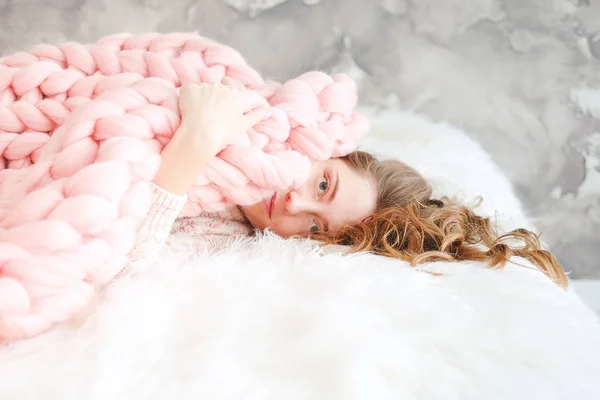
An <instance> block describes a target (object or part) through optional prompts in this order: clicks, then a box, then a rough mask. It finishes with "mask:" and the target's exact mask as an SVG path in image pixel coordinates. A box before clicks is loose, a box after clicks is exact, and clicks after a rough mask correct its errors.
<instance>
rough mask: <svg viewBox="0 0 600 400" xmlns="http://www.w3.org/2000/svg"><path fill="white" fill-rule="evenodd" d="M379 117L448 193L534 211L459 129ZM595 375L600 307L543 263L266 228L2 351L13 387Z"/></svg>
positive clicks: (428, 399) (561, 395) (237, 385)
mask: <svg viewBox="0 0 600 400" xmlns="http://www.w3.org/2000/svg"><path fill="white" fill-rule="evenodd" d="M376 120H377V121H381V122H382V123H384V124H385V126H390V124H391V125H393V130H389V131H388V133H386V131H385V130H384V129H383V128H382V127H376V129H377V132H379V134H380V135H379V139H377V140H371V141H370V143H368V144H367V145H368V147H373V146H375V147H377V148H378V149H379V150H381V149H382V147H381V145H382V143H384V142H381V140H386V139H387V140H391V139H393V141H394V143H397V144H396V145H395V146H397V147H396V148H394V149H393V152H392V153H393V154H391V155H393V156H401V158H402V159H404V160H405V161H408V162H409V163H411V164H412V165H415V166H416V167H417V168H419V170H421V171H422V172H423V173H424V174H425V175H426V176H427V177H429V178H431V179H432V181H433V182H434V183H435V185H436V190H437V191H438V193H443V194H448V195H451V196H463V198H464V199H465V200H468V199H470V198H471V197H474V196H477V195H482V196H484V197H485V199H486V200H485V201H484V203H483V204H482V205H481V206H480V207H479V211H480V212H482V213H487V214H489V215H494V214H495V213H496V211H495V210H499V214H498V215H499V216H500V217H501V218H500V219H501V226H502V227H503V228H505V229H507V228H510V227H512V226H513V225H521V226H522V225H524V224H527V223H528V222H527V220H526V218H525V216H524V214H523V212H522V210H521V207H520V206H519V202H518V201H517V199H516V198H515V196H514V194H513V193H512V190H511V188H510V185H509V183H508V181H507V180H506V178H504V177H503V175H502V174H501V173H500V172H499V171H498V170H497V168H496V167H494V166H493V164H492V163H491V160H490V159H489V158H488V156H487V155H486V154H485V153H484V152H483V151H482V150H481V149H480V148H479V147H478V146H477V145H476V144H474V143H473V142H472V141H470V140H469V139H468V138H467V137H466V136H464V135H463V134H462V133H460V132H459V131H456V130H453V129H452V128H449V127H446V126H443V125H435V124H432V123H430V122H427V121H426V120H424V119H421V118H419V117H415V116H412V115H409V114H403V115H393V114H389V115H387V116H386V115H379V116H378V117H377V119H376ZM392 123H393V124H392ZM391 132H393V136H392V135H390V134H389V133H391ZM388 143H389V142H388ZM386 148H387V149H389V148H390V146H389V144H388V145H387V146H386ZM382 153H383V152H382ZM489 197H492V198H493V202H492V200H491V199H490V198H489ZM520 262H524V261H522V260H520ZM423 270H428V271H432V272H441V273H443V274H444V275H442V276H434V275H431V274H428V273H426V272H424V271H423ZM599 378H600V323H599V322H598V318H597V317H596V316H595V315H594V314H593V313H592V312H591V311H590V310H589V309H588V308H587V307H586V306H584V305H583V304H582V303H581V301H580V300H579V299H578V298H577V296H575V295H574V294H573V293H571V292H564V291H562V290H561V289H560V288H558V287H557V286H556V285H555V284H554V283H552V282H551V281H550V280H548V279H547V278H545V277H544V276H543V275H542V274H541V273H539V272H537V271H534V270H531V269H527V268H524V267H521V266H508V267H507V268H505V269H504V270H491V269H486V268H484V266H483V265H481V264H477V263H472V262H462V263H431V264H426V265H423V266H421V267H420V268H419V269H414V268H411V267H410V266H408V265H407V264H406V263H403V262H400V261H397V260H391V259H384V258H380V257H376V256H372V255H366V254H362V255H351V256H347V255H340V254H338V253H336V252H335V251H327V252H319V251H318V250H315V248H314V246H313V244H312V243H310V242H308V241H283V240H280V239H278V238H275V237H272V236H269V235H266V236H264V237H261V238H259V239H258V240H256V239H249V240H245V241H240V242H238V243H236V244H234V245H232V247H231V248H230V249H229V250H228V251H226V252H224V253H222V254H218V255H206V256H203V257H201V258H198V259H190V258H189V257H188V256H186V252H185V248H181V249H179V251H173V252H170V253H164V254H163V255H162V257H161V259H160V261H159V262H158V263H157V265H155V266H154V267H153V268H152V269H150V270H145V271H139V272H138V274H136V275H135V276H133V277H129V278H127V279H124V280H122V281H120V282H117V283H116V284H114V285H113V286H111V287H110V288H109V289H108V290H106V291H105V292H104V293H103V294H102V295H101V296H100V297H99V298H98V301H97V303H95V304H94V305H93V307H91V310H90V312H89V314H88V315H86V316H82V317H81V318H79V319H77V320H74V321H72V322H70V323H69V324H64V325H62V326H59V327H57V328H56V329H54V330H52V331H51V332H49V333H47V334H45V335H41V336H39V337H37V338H34V339H32V340H28V341H22V342H17V343H15V344H12V345H10V346H8V347H5V348H3V349H2V350H0V399H3V400H13V399H14V400H17V399H18V400H24V399H44V400H53V399H60V400H71V399H73V400H81V399H85V400H88V399H89V400H95V399H103V400H104V399H111V400H113V399H127V400H137V399H157V400H158V399H277V400H281V399H285V400H295V399H298V400H300V399H303V400H304V399H328V400H330V399H344V400H349V399H378V400H385V399H394V400H397V399H424V400H436V399H443V400H450V399H478V400H479V399H486V400H493V399H502V400H504V399H513V400H515V399H516V400H518V399H527V400H535V399H543V400H552V399H565V400H575V399H577V400H587V399H589V400H597V399H599V398H600V380H599Z"/></svg>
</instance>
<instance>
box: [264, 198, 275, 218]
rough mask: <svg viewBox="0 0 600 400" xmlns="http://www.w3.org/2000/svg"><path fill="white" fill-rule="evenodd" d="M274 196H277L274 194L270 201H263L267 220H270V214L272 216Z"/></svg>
mask: <svg viewBox="0 0 600 400" xmlns="http://www.w3.org/2000/svg"><path fill="white" fill-rule="evenodd" d="M276 196H277V193H274V194H273V196H271V198H270V199H264V200H263V203H264V205H265V209H266V210H267V214H268V215H269V218H271V214H273V204H275V197H276Z"/></svg>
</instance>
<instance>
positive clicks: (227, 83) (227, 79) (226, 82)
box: [221, 76, 237, 89]
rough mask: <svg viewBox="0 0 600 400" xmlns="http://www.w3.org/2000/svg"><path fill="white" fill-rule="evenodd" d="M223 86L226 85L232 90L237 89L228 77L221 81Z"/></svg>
mask: <svg viewBox="0 0 600 400" xmlns="http://www.w3.org/2000/svg"><path fill="white" fill-rule="evenodd" d="M221 84H222V85H225V86H227V87H230V88H232V89H237V88H236V84H235V81H234V80H233V79H231V78H230V77H228V76H224V77H223V79H221Z"/></svg>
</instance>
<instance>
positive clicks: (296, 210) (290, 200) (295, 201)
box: [285, 190, 309, 215]
mask: <svg viewBox="0 0 600 400" xmlns="http://www.w3.org/2000/svg"><path fill="white" fill-rule="evenodd" d="M308 208H309V205H308V202H307V201H306V200H305V199H304V198H303V197H302V195H300V194H299V193H298V192H297V191H295V190H291V191H289V192H288V194H287V195H286V199H285V211H286V212H287V213H288V214H290V215H296V214H300V213H302V212H305V211H308Z"/></svg>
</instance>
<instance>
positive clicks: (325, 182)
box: [319, 177, 329, 192]
mask: <svg viewBox="0 0 600 400" xmlns="http://www.w3.org/2000/svg"><path fill="white" fill-rule="evenodd" d="M327 188H329V181H328V180H327V178H325V177H323V178H321V180H320V181H319V190H320V191H321V192H325V191H326V190H327Z"/></svg>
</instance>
